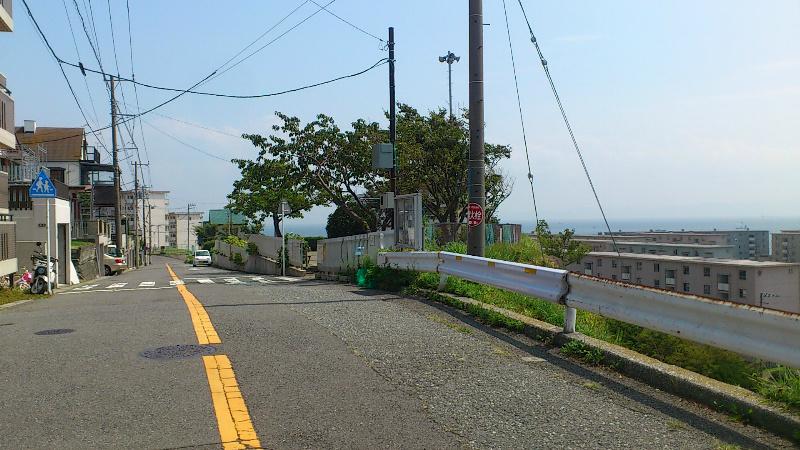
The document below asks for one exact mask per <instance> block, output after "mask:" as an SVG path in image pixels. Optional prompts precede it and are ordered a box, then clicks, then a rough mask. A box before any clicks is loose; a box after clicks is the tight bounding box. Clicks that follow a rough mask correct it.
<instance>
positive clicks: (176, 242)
mask: <svg viewBox="0 0 800 450" xmlns="http://www.w3.org/2000/svg"><path fill="white" fill-rule="evenodd" d="M202 224H203V213H201V212H192V213H189V214H187V213H185V212H171V213H169V214H167V242H168V244H169V246H170V247H176V248H184V249H190V250H191V249H193V248H197V233H195V231H194V230H195V227H197V226H200V225H202Z"/></svg>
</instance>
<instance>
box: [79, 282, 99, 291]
mask: <svg viewBox="0 0 800 450" xmlns="http://www.w3.org/2000/svg"><path fill="white" fill-rule="evenodd" d="M97 286H100V285H99V284H87V285H86V286H81V287H77V288H75V289H74V290H76V291H88V290H89V289H94V288H96V287H97Z"/></svg>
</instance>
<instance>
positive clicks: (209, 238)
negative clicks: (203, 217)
mask: <svg viewBox="0 0 800 450" xmlns="http://www.w3.org/2000/svg"><path fill="white" fill-rule="evenodd" d="M194 233H195V234H196V235H197V242H199V243H200V246H201V247H202V248H203V249H205V250H210V248H207V246H209V245H210V247H213V246H214V241H215V240H217V239H221V238H222V237H223V236H224V233H223V232H222V230H221V229H220V227H219V225H215V224H212V223H208V222H205V223H203V224H202V225H197V226H195V227H194Z"/></svg>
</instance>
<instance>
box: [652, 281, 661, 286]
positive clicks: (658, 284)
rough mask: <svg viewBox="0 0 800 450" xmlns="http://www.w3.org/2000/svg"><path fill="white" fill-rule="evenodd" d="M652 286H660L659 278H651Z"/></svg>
mask: <svg viewBox="0 0 800 450" xmlns="http://www.w3.org/2000/svg"><path fill="white" fill-rule="evenodd" d="M653 286H655V287H661V280H653Z"/></svg>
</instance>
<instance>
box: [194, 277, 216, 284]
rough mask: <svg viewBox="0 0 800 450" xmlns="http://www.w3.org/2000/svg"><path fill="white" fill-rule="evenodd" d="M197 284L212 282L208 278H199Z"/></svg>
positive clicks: (212, 282)
mask: <svg viewBox="0 0 800 450" xmlns="http://www.w3.org/2000/svg"><path fill="white" fill-rule="evenodd" d="M197 282H198V283H202V284H214V281H213V280H212V279H210V278H200V279H199V280H197Z"/></svg>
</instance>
